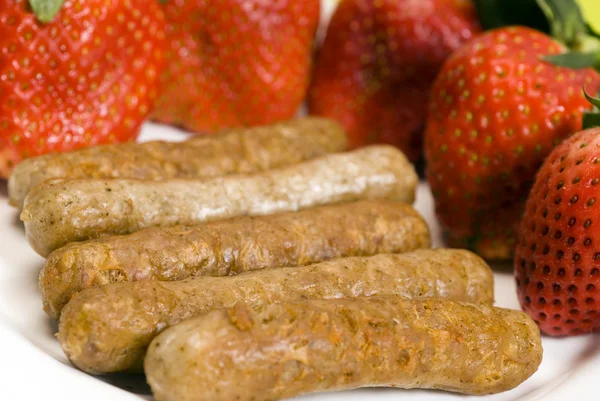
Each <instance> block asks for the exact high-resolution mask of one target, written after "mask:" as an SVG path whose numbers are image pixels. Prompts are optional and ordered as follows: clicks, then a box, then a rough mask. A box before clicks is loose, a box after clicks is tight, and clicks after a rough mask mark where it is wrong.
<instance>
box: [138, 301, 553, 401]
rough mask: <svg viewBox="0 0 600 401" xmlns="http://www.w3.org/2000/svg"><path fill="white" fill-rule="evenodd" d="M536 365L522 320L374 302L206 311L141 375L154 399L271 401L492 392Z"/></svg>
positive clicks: (178, 331) (180, 328) (527, 323)
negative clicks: (363, 392)
mask: <svg viewBox="0 0 600 401" xmlns="http://www.w3.org/2000/svg"><path fill="white" fill-rule="evenodd" d="M541 360H542V346H541V339H540V333H539V330H538V328H537V326H536V324H535V323H534V322H533V321H532V320H531V319H530V318H529V317H528V316H527V315H525V314H524V313H522V312H519V311H514V310H507V309H500V308H494V307H491V306H488V305H473V304H466V303H459V302H453V301H448V300H433V299H430V300H422V301H410V300H405V299H402V298H400V297H373V298H359V299H351V300H348V299H342V300H339V299H338V300H327V301H323V300H316V301H315V300H309V301H303V302H301V303H296V304H287V303H284V304H279V305H263V306H260V307H258V308H256V309H255V310H253V309H252V308H250V307H248V306H246V305H242V304H240V305H236V306H235V307H233V308H230V309H221V310H217V311H213V312H211V313H209V314H206V315H203V316H198V317H195V318H192V319H189V320H186V321H184V322H183V323H180V324H178V325H176V326H174V327H171V328H169V329H167V330H165V331H164V332H163V333H162V334H161V335H159V336H158V337H156V339H154V341H153V342H152V344H151V345H150V348H149V350H148V356H147V357H146V360H145V363H144V368H145V371H146V376H147V380H148V383H149V384H150V386H151V388H152V392H153V393H154V396H155V398H156V399H157V400H158V401H221V400H236V401H274V400H280V399H286V398H291V397H295V396H298V395H301V394H306V393H311V392H316V391H336V390H347V389H354V388H358V387H372V386H392V387H401V388H407V389H411V388H425V389H440V390H447V391H452V392H458V393H465V394H491V393H498V392H502V391H506V390H510V389H512V388H514V387H516V386H517V385H519V384H520V383H522V382H523V381H525V380H526V379H527V378H529V377H530V376H531V375H532V374H533V373H534V372H535V371H536V370H537V368H538V366H539V365H540V362H541Z"/></svg>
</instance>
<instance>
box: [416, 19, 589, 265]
mask: <svg viewBox="0 0 600 401" xmlns="http://www.w3.org/2000/svg"><path fill="white" fill-rule="evenodd" d="M562 51H563V47H562V46H561V45H560V44H558V43H557V42H555V41H553V40H552V39H551V38H549V37H548V36H546V35H544V34H542V33H540V32H538V31H534V30H532V29H529V28H524V27H509V28H501V29H498V30H494V31H490V32H488V33H485V34H483V35H482V36H480V37H478V38H476V39H474V40H472V41H470V42H469V43H468V44H467V45H465V46H464V47H462V48H461V49H460V50H458V51H457V52H456V53H454V54H453V55H452V56H451V57H450V58H449V59H448V60H447V62H446V63H445V64H444V67H443V68H442V70H441V72H440V74H439V75H438V77H437V79H436V82H435V84H434V86H433V89H432V93H431V100H430V105H429V117H428V124H427V130H426V134H425V142H426V145H425V148H426V157H427V160H428V163H429V164H428V179H429V183H430V185H431V188H432V190H433V195H434V197H435V202H436V212H437V215H438V216H439V218H440V220H441V221H442V223H443V226H444V227H445V229H446V231H447V233H448V237H449V240H450V243H451V245H453V246H466V247H469V248H471V249H474V250H475V251H477V252H478V253H479V254H481V255H482V256H483V257H485V258H489V259H508V258H510V257H511V256H512V253H513V250H514V246H515V243H516V234H517V230H518V224H519V219H520V216H521V214H522V209H523V206H524V201H525V199H526V197H527V194H528V192H529V190H530V188H531V184H532V181H533V178H534V176H535V173H536V171H537V169H538V168H539V166H540V165H541V163H542V161H543V160H544V158H545V157H546V156H547V155H548V154H549V153H550V151H551V150H552V148H553V147H554V146H556V145H557V144H558V143H560V142H561V140H563V139H564V138H566V137H568V136H569V135H571V134H572V133H574V132H576V131H579V130H580V129H581V126H582V125H581V121H582V114H583V112H584V110H586V109H589V108H590V107H591V106H590V104H589V103H588V102H587V100H586V99H585V97H584V95H583V87H584V85H587V88H588V90H589V91H590V92H594V93H595V92H596V91H597V89H598V86H599V84H600V75H599V74H598V73H596V72H595V71H593V70H591V69H585V70H572V69H568V68H562V67H555V66H553V65H551V64H549V63H547V62H545V61H544V60H542V57H543V56H545V55H551V54H557V53H560V52H562Z"/></svg>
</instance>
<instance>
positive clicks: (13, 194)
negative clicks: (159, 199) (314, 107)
mask: <svg viewBox="0 0 600 401" xmlns="http://www.w3.org/2000/svg"><path fill="white" fill-rule="evenodd" d="M345 147H346V134H345V133H344V131H343V129H342V128H341V127H340V126H339V125H338V124H337V123H335V122H333V121H331V120H327V119H322V118H315V117H310V118H303V119H298V120H292V121H290V122H287V123H281V124H276V125H270V126H264V127H255V128H240V129H235V130H231V131H228V132H225V133H223V134H221V135H214V136H210V137H199V136H196V137H193V138H191V139H189V140H187V141H184V142H179V143H176V142H165V141H153V142H146V143H128V144H116V145H104V146H95V147H91V148H85V149H82V150H77V151H73V152H67V153H55V154H50V155H44V156H40V157H35V158H31V159H27V160H24V161H23V162H21V163H19V164H18V165H17V166H16V167H15V169H14V171H13V173H12V175H11V177H10V180H9V182H8V192H9V197H10V203H11V205H13V206H17V207H19V208H22V207H23V201H24V200H25V197H26V195H27V193H28V192H29V190H30V189H31V188H32V187H33V186H34V185H36V184H39V183H41V182H44V181H46V180H48V179H51V178H100V179H107V178H134V179H138V180H155V181H158V180H165V179H169V178H177V177H179V178H208V177H217V176H222V175H229V174H239V173H244V174H247V173H255V172H258V171H264V170H268V169H272V168H277V167H282V166H287V165H292V164H296V163H299V162H301V161H304V160H308V159H312V158H315V157H319V156H322V155H324V154H326V153H333V152H340V151H342V150H344V148H345Z"/></svg>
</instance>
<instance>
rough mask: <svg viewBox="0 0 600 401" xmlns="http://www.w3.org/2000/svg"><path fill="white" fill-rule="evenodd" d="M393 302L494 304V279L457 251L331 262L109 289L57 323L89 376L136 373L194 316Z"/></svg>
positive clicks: (81, 296)
mask: <svg viewBox="0 0 600 401" xmlns="http://www.w3.org/2000/svg"><path fill="white" fill-rule="evenodd" d="M372 295H399V296H404V297H407V298H416V297H442V298H448V299H454V300H460V301H468V302H477V303H492V302H493V298H494V297H493V274H492V272H491V269H490V268H489V266H488V265H487V264H486V263H485V262H484V261H483V260H482V259H481V258H479V257H478V256H476V255H474V254H472V253H470V252H468V251H463V250H445V249H439V250H430V249H424V250H417V251H413V252H409V253H404V254H397V255H386V254H382V255H376V256H372V257H353V258H343V259H334V260H331V261H328V262H323V263H318V264H314V265H309V266H304V267H292V268H280V269H265V270H257V271H253V272H247V273H244V274H240V275H238V276H230V277H196V278H191V279H187V280H183V281H137V282H133V283H117V284H108V285H105V286H102V287H96V288H90V289H87V290H84V291H81V292H80V293H78V294H75V295H74V296H73V297H72V298H71V301H70V302H69V303H68V304H67V305H66V306H65V308H64V309H63V311H62V314H61V317H60V324H59V333H58V339H59V341H60V343H61V346H62V348H63V350H64V351H65V354H66V355H67V356H68V357H69V359H70V360H71V361H72V362H73V363H74V364H75V365H76V366H77V367H79V368H80V369H82V370H85V371H87V372H90V373H110V372H118V371H124V370H136V369H139V368H140V366H141V361H142V359H143V357H144V354H145V351H146V347H147V346H148V344H149V343H150V341H151V340H152V338H154V336H156V334H158V333H159V332H160V331H162V330H163V329H165V328H166V327H168V326H171V325H174V324H177V323H179V322H181V321H182V320H184V319H186V318H189V317H191V316H194V315H198V314H202V313H206V312H208V311H211V310H213V309H217V308H222V307H231V306H233V305H235V304H236V303H238V302H245V303H248V304H250V305H260V304H263V303H279V302H293V301H298V300H302V299H329V298H352V297H360V296H372Z"/></svg>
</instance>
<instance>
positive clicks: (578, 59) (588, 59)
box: [543, 52, 600, 71]
mask: <svg viewBox="0 0 600 401" xmlns="http://www.w3.org/2000/svg"><path fill="white" fill-rule="evenodd" d="M543 60H544V61H547V62H549V63H551V64H553V65H555V66H558V67H567V68H572V69H575V70H580V69H582V68H595V69H596V70H598V71H600V52H594V53H578V52H568V53H563V54H557V55H553V56H546V57H544V58H543Z"/></svg>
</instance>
